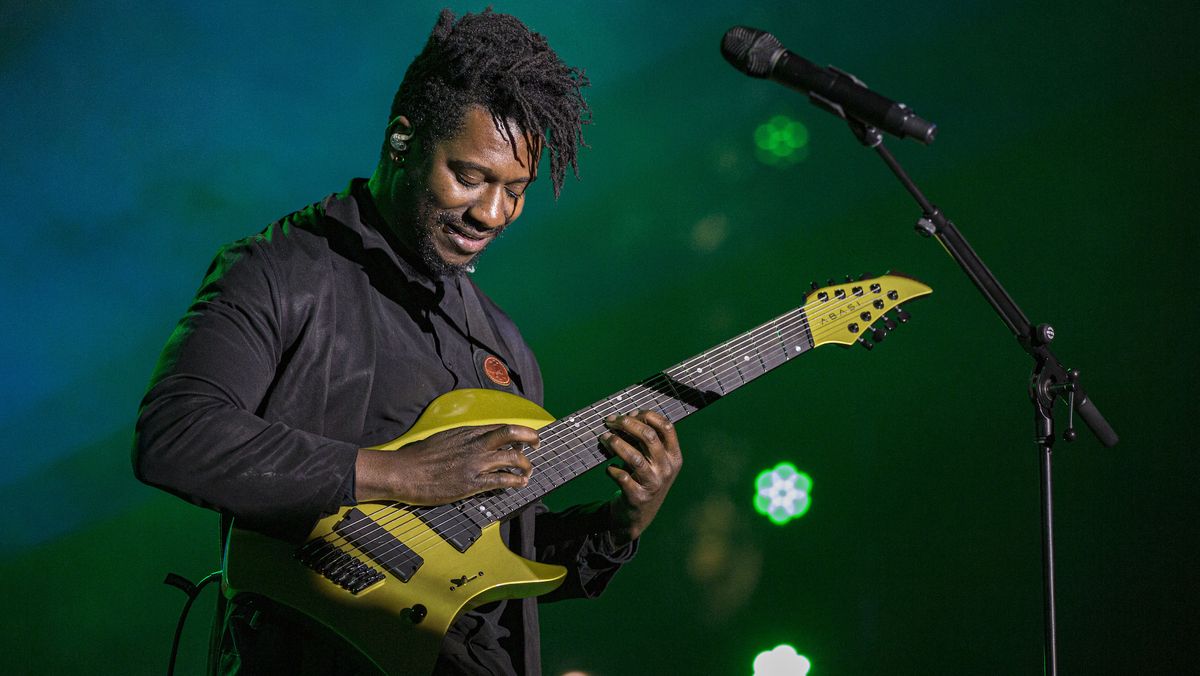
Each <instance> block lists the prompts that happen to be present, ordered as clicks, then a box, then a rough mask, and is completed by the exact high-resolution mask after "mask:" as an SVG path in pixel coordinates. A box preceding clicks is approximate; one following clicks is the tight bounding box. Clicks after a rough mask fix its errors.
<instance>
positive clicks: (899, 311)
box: [896, 305, 912, 324]
mask: <svg viewBox="0 0 1200 676" xmlns="http://www.w3.org/2000/svg"><path fill="white" fill-rule="evenodd" d="M896 319H899V320H900V323H901V324H905V323H907V322H908V320H910V319H912V315H910V314H908V312H907V311H905V309H904V308H902V307H900V306H899V305H897V306H896Z"/></svg>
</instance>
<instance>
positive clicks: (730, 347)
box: [317, 308, 804, 565]
mask: <svg viewBox="0 0 1200 676" xmlns="http://www.w3.org/2000/svg"><path fill="white" fill-rule="evenodd" d="M801 309H802V308H796V309H793V310H792V311H790V312H787V313H784V314H783V315H781V316H780V317H777V318H775V319H773V320H770V321H768V322H766V323H764V324H762V325H760V326H757V327H755V328H753V329H751V330H749V331H746V332H744V333H742V334H739V335H738V336H735V337H734V338H731V339H729V340H727V341H725V343H722V344H720V345H717V346H716V347H714V348H712V349H710V350H708V351H706V352H703V353H701V354H700V355H695V356H693V357H692V358H690V359H688V360H686V361H684V362H682V363H680V364H678V365H676V366H674V367H670V368H668V369H666V370H665V371H673V370H679V369H680V368H690V367H692V366H694V365H695V364H696V363H697V362H698V361H700V360H701V359H703V358H704V356H705V355H711V353H713V352H718V351H720V350H721V348H722V347H724V348H725V353H726V354H727V355H728V354H729V353H730V352H735V353H738V354H739V355H741V353H744V352H745V351H746V350H747V349H749V348H754V349H756V350H758V351H759V352H761V348H762V343H764V342H765V341H770V340H772V339H775V340H783V336H782V335H781V334H783V333H795V331H796V329H800V330H801V331H803V329H804V324H803V322H799V321H796V320H797V317H795V315H798V314H799V313H800V311H801ZM772 324H774V325H775V326H772ZM772 329H774V331H772ZM798 337H800V336H791V338H793V339H794V338H798ZM747 342H749V345H746V344H745V343H747ZM793 342H794V341H793ZM781 349H782V348H781ZM710 358H711V357H710ZM760 359H761V356H760ZM706 361H707V360H706ZM727 361H728V363H727V364H721V365H720V366H718V367H716V369H713V370H710V371H709V372H708V373H707V374H706V375H707V376H709V377H710V378H711V380H712V381H713V382H714V383H717V384H720V382H719V381H720V380H721V378H723V377H727V376H730V375H732V374H733V373H734V372H735V371H738V372H739V378H741V375H740V369H739V368H738V365H739V364H740V363H744V362H738V361H737V360H736V359H733V358H730V357H727ZM784 361H787V358H786V357H785V359H784ZM782 363H783V362H780V364H776V366H778V365H781V364H782ZM719 369H724V370H723V371H721V370H719ZM665 371H664V372H659V373H657V374H655V375H653V376H651V377H650V378H647V379H646V381H644V382H643V383H637V384H635V385H632V386H630V387H629V388H626V390H633V391H634V393H632V394H631V396H632V397H634V403H633V405H634V406H635V407H638V408H640V407H641V406H643V405H645V404H648V403H654V402H655V400H656V399H657V398H658V397H656V396H655V392H654V390H652V389H649V388H647V387H645V386H646V385H650V384H652V383H653V382H655V381H659V380H662V381H666V379H667V377H668V376H666V375H665ZM714 371H716V373H715V375H714ZM765 372H766V371H765V370H764V371H763V373H765ZM742 380H743V383H744V382H745V379H744V378H742ZM639 386H640V390H641V391H637V389H638V388H639ZM738 386H740V384H739V385H738ZM721 389H723V390H724V389H725V388H724V387H722V388H721ZM734 389H736V388H734ZM626 390H623V391H622V393H625V392H626ZM622 393H618V394H617V395H614V396H613V397H609V398H608V399H606V400H601V401H599V402H596V403H595V404H593V405H592V406H589V407H587V408H585V409H581V410H580V411H576V412H575V413H574V414H573V415H572V416H567V417H565V418H562V419H560V420H558V421H555V422H562V421H565V420H571V419H573V418H574V417H576V416H579V415H580V414H586V413H589V412H590V410H594V409H596V407H597V406H599V405H604V404H607V405H610V406H611V405H613V404H614V403H615V401H616V399H617V397H619V396H621V394H622ZM638 397H641V398H642V399H641V400H638V399H637V398H638ZM675 401H676V400H675V399H674V398H670V399H669V400H668V402H667V403H668V404H670V403H673V402H675ZM628 406H629V404H624V405H623V406H622V407H621V408H622V409H623V410H629V409H628ZM659 406H660V407H661V406H662V404H661V403H660V404H659ZM615 408H616V407H614V412H619V411H617V410H615ZM589 409H590V410H589ZM679 410H680V411H683V410H686V409H685V408H684V407H682V406H680V407H679ZM663 412H664V413H666V412H665V411H663ZM677 412H678V411H677ZM585 417H586V415H585ZM668 417H670V416H668ZM550 424H551V425H553V424H554V423H550ZM555 432H558V433H557V434H553V433H552V434H550V435H547V436H546V438H545V440H543V441H542V443H541V444H540V445H539V447H538V449H537V450H540V451H541V452H540V453H538V454H536V455H534V454H531V456H530V460H531V462H532V461H537V460H541V459H543V458H545V459H548V460H550V461H551V462H552V463H554V462H555V461H557V462H556V464H557V465H558V466H554V465H551V466H550V467H549V468H543V469H544V471H550V472H552V473H554V474H558V475H559V476H558V478H559V479H560V483H559V485H561V484H562V483H565V482H566V481H568V480H570V478H574V477H573V476H572V477H570V478H567V479H563V471H562V467H561V466H562V465H565V464H572V463H574V462H580V463H581V464H583V465H585V467H584V471H586V470H587V469H591V467H588V466H586V465H587V463H586V462H583V461H581V460H580V451H581V450H583V449H584V445H583V444H578V443H577V444H575V445H574V446H572V445H570V444H567V445H566V448H565V449H560V450H559V451H558V452H556V453H555V457H551V456H549V455H548V453H549V452H550V447H551V446H553V445H554V442H555V441H556V440H557V439H558V438H559V437H563V436H566V435H575V436H578V434H577V433H575V432H574V431H573V430H572V429H571V428H567V429H566V430H555ZM588 436H591V435H588ZM576 441H578V440H576ZM587 448H590V443H588V444H587ZM563 451H566V452H563ZM585 452H586V451H585ZM602 460H603V458H601V461H602ZM597 464H599V463H597ZM593 466H594V465H593ZM570 471H571V470H569V469H568V470H567V472H570ZM581 473H582V472H580V474H581ZM575 476H578V474H576V475H575ZM519 490H520V489H519ZM477 497H478V496H471V498H477ZM471 498H465V499H464V500H470V499H471ZM486 499H487V498H485V500H486ZM506 507H512V508H514V509H515V506H513V505H511V504H510V505H506ZM385 509H395V510H396V511H397V512H398V513H397V514H396V515H394V517H393V518H391V519H388V520H386V521H380V520H377V519H372V520H374V521H375V524H378V525H379V526H380V527H382V528H384V529H385V530H384V531H382V532H380V533H378V534H377V535H375V536H374V537H373V538H372V539H370V540H364V541H362V543H361V544H362V545H363V546H369V545H371V544H373V543H375V542H376V541H378V540H379V539H380V538H385V537H388V538H389V539H394V538H396V537H400V538H403V537H404V536H405V535H408V534H409V533H410V532H411V531H412V530H417V529H419V528H420V525H421V523H420V522H419V518H418V517H416V516H415V515H413V514H412V513H411V512H408V511H407V510H404V509H403V508H402V507H398V506H396V505H384V506H382V507H381V508H380V509H377V510H374V511H372V512H371V514H370V516H371V517H374V516H375V515H376V514H379V512H381V511H383V510H385ZM497 511H499V510H497ZM461 516H465V515H462V512H461V511H459V512H458V514H455V513H453V512H452V513H450V514H448V515H446V518H445V519H443V520H441V521H433V522H429V523H428V524H426V525H428V526H429V527H430V528H431V529H436V528H437V527H439V526H442V525H445V524H446V523H448V522H450V521H451V520H453V519H455V518H461ZM405 517H411V518H413V519H417V521H416V522H414V523H413V524H412V527H411V528H410V529H409V530H408V531H407V532H400V533H393V532H390V531H387V530H386V528H387V527H388V526H389V525H390V524H391V523H394V522H395V521H396V520H398V519H403V518H405ZM468 518H469V517H468ZM501 518H502V517H501ZM489 521H494V519H489ZM375 524H372V523H370V522H368V523H364V524H363V525H362V526H361V527H359V528H356V529H354V530H352V531H348V532H342V533H337V532H336V531H335V532H334V533H333V534H336V535H339V537H338V538H335V539H334V540H333V541H329V540H326V541H327V542H330V544H334V545H335V547H337V548H338V551H335V552H330V553H329V554H327V556H326V558H328V557H330V556H337V555H338V554H340V553H342V551H343V550H341V549H340V547H341V545H343V544H345V542H346V541H348V540H350V539H351V538H353V536H354V535H357V534H361V531H362V530H363V529H370V528H372V527H373V525H375ZM434 536H436V533H435V534H434ZM326 537H328V536H326ZM430 539H433V537H431V536H427V537H426V539H425V540H421V541H418V542H415V543H411V544H408V543H396V544H397V546H395V547H391V548H389V549H396V548H398V545H399V544H405V546H408V547H409V548H410V549H413V550H414V552H415V553H417V554H419V553H420V551H416V549H417V548H418V547H420V546H421V545H423V544H425V542H426V541H428V540H430ZM338 540H342V542H338ZM335 543H336V544H335ZM421 551H424V550H421ZM390 553H393V552H392V551H388V550H384V551H380V552H376V554H377V555H378V556H381V557H383V556H387V555H388V554H390ZM324 562H326V561H323V560H322V561H318V562H317V565H320V564H321V563H324Z"/></svg>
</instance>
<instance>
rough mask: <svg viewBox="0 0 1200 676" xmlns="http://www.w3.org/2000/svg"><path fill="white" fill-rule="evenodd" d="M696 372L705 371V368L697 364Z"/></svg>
mask: <svg viewBox="0 0 1200 676" xmlns="http://www.w3.org/2000/svg"><path fill="white" fill-rule="evenodd" d="M696 373H704V369H703V368H701V367H699V366H697V367H696Z"/></svg>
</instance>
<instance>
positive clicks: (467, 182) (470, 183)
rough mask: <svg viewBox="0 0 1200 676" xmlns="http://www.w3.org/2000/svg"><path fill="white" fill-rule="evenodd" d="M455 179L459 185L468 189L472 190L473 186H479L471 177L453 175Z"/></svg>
mask: <svg viewBox="0 0 1200 676" xmlns="http://www.w3.org/2000/svg"><path fill="white" fill-rule="evenodd" d="M455 177H456V178H458V182H459V183H461V184H462V185H464V186H466V187H468V188H474V187H475V186H477V185H479V181H478V180H476V179H475V178H473V177H471V176H467V175H466V174H455Z"/></svg>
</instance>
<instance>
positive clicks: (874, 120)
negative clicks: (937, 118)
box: [721, 26, 937, 145]
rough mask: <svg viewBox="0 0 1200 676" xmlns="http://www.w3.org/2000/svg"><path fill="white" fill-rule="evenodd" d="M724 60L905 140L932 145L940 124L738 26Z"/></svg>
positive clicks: (726, 42)
mask: <svg viewBox="0 0 1200 676" xmlns="http://www.w3.org/2000/svg"><path fill="white" fill-rule="evenodd" d="M721 56H724V57H725V60H726V61H728V62H729V63H730V64H731V65H733V67H734V68H737V69H738V70H740V71H742V72H743V73H745V74H746V75H749V76H750V77H758V78H768V79H771V80H774V81H776V82H778V83H779V84H781V85H784V86H786V87H789V88H791V89H795V90H797V91H801V92H805V93H807V94H808V97H809V99H810V100H812V102H813V103H814V104H816V105H818V106H820V107H821V108H824V109H826V110H828V111H829V112H831V113H833V114H834V115H837V116H838V117H841V118H848V119H852V120H856V121H858V122H862V123H863V124H867V125H870V126H872V127H877V128H879V129H881V130H883V131H886V132H888V133H889V134H893V135H895V136H898V137H900V138H904V137H905V136H911V137H913V138H915V139H916V140H918V141H920V142H921V143H924V144H926V145H928V144H929V143H932V142H933V137H934V136H935V135H936V134H937V125H936V124H933V123H932V122H929V121H928V120H923V119H921V118H920V117H917V115H916V113H914V112H913V111H912V110H911V109H910V108H909V107H908V106H906V105H904V104H903V103H896V102H895V101H892V100H890V99H888V98H885V97H883V96H880V95H879V94H876V93H875V92H873V91H871V90H870V89H867V86H866V85H865V84H863V83H862V81H860V80H859V79H858V78H856V77H854V76H853V75H851V74H849V73H846V72H844V71H841V70H838V69H837V68H834V67H833V66H830V67H829V68H822V67H820V66H818V65H816V64H815V63H813V62H812V61H809V60H807V59H805V58H804V57H801V56H797V55H796V54H794V53H792V52H790V51H788V50H787V49H784V47H783V45H782V44H781V43H780V42H779V39H778V38H776V37H775V36H774V35H771V34H770V33H768V32H766V31H760V30H758V29H757V28H749V27H747V26H734V27H733V28H730V29H729V30H728V31H726V33H725V37H723V38H721Z"/></svg>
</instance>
